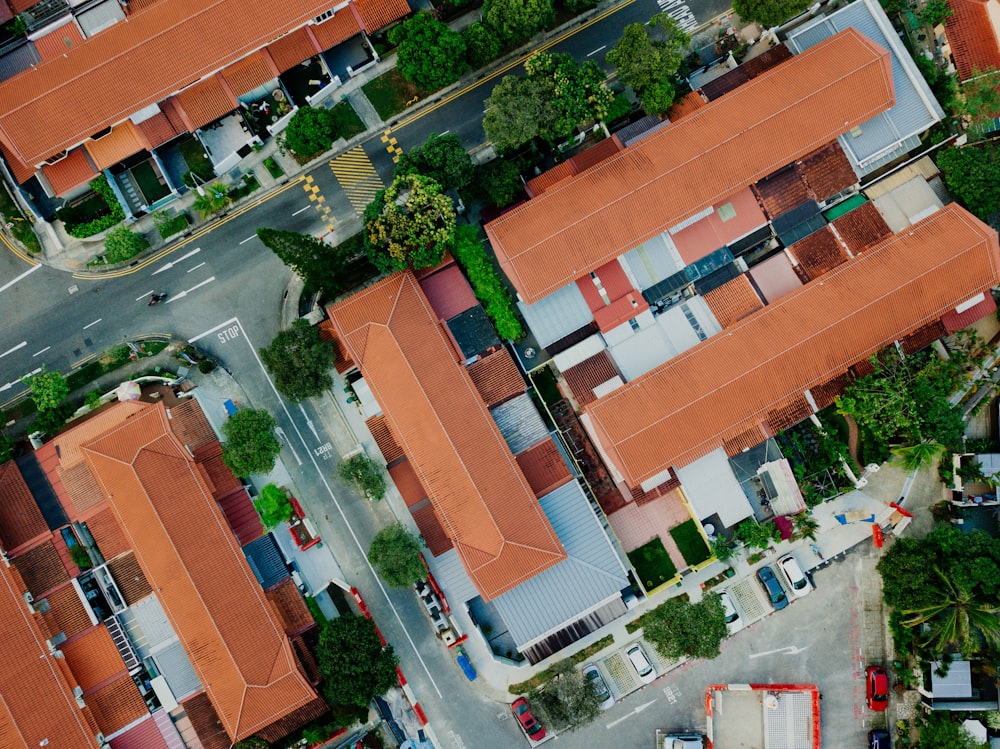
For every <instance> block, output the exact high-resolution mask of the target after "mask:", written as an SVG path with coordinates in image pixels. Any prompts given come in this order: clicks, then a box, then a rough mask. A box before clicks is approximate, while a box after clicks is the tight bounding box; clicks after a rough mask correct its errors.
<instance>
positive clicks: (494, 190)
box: [473, 159, 524, 208]
mask: <svg viewBox="0 0 1000 749" xmlns="http://www.w3.org/2000/svg"><path fill="white" fill-rule="evenodd" d="M473 187H474V188H475V191H476V192H477V193H478V194H479V195H480V196H481V197H482V199H483V200H485V201H486V202H487V203H489V204H490V205H492V206H495V207H497V208H506V207H507V206H509V205H510V204H511V203H513V202H514V200H515V199H516V198H517V196H518V194H520V193H521V191H522V190H523V189H524V183H523V182H521V172H520V171H519V170H518V168H517V165H516V164H514V163H513V162H511V161H508V160H507V159H493V161H487V162H486V163H485V164H480V165H479V166H477V167H476V173H475V176H474V177H473Z"/></svg>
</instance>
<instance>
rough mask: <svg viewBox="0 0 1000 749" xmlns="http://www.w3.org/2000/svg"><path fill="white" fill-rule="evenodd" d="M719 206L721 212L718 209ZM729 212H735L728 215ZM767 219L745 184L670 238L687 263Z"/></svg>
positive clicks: (699, 258)
mask: <svg viewBox="0 0 1000 749" xmlns="http://www.w3.org/2000/svg"><path fill="white" fill-rule="evenodd" d="M796 205H797V204H796ZM720 209H723V211H724V212H723V213H720ZM732 212H735V215H731V214H732ZM724 216H725V218H724ZM766 223H767V217H766V216H765V215H764V212H763V211H761V209H760V205H759V204H758V203H757V198H756V196H755V195H754V193H753V190H751V189H750V188H747V189H745V190H740V191H739V192H738V193H735V194H734V195H730V196H729V197H728V198H726V199H725V200H720V201H719V202H718V203H716V204H715V206H714V210H713V211H712V213H711V214H709V215H708V216H706V217H705V218H703V219H701V220H700V221H696V222H695V223H693V224H692V225H691V226H688V227H685V228H684V229H681V230H680V231H679V232H677V233H676V234H673V235H672V236H671V239H672V240H673V242H674V245H675V246H676V247H677V251H678V252H679V253H680V255H681V259H682V260H683V261H684V262H685V263H687V264H689V265H690V264H691V263H694V262H697V261H698V260H701V259H702V258H703V257H705V255H708V254H709V253H710V252H714V251H715V250H717V249H719V248H720V247H723V246H725V245H728V244H729V243H730V242H735V241H736V240H737V239H740V238H741V237H745V236H746V235H747V234H749V233H750V232H752V231H753V230H754V229H758V228H760V227H761V226H764V224H766Z"/></svg>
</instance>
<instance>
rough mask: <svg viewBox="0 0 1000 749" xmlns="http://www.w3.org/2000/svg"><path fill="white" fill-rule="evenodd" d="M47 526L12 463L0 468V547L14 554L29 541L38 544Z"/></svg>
mask: <svg viewBox="0 0 1000 749" xmlns="http://www.w3.org/2000/svg"><path fill="white" fill-rule="evenodd" d="M48 534H49V526H48V524H47V523H46V522H45V518H44V517H42V511H41V510H39V509H38V503H37V502H35V497H34V496H33V495H32V494H31V490H30V489H29V488H28V485H27V484H26V483H25V481H24V477H23V476H22V475H21V470H20V469H19V468H18V467H17V464H16V463H15V462H14V461H13V460H9V461H7V462H6V463H4V464H2V465H0V547H2V548H3V550H4V551H5V552H8V553H11V554H12V553H14V551H15V550H16V549H17V547H18V546H20V545H21V544H25V543H28V542H29V541H41V540H42V539H43V538H44V537H45V536H47V535H48Z"/></svg>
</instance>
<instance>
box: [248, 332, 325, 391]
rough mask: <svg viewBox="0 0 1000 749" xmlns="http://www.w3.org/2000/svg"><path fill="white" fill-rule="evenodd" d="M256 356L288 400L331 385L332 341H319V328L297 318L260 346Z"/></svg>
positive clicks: (322, 389)
mask: <svg viewBox="0 0 1000 749" xmlns="http://www.w3.org/2000/svg"><path fill="white" fill-rule="evenodd" d="M260 358H261V360H262V361H263V362H264V366H265V367H267V370H268V371H269V372H270V373H271V374H272V375H273V376H274V386H275V387H276V388H278V391H279V392H280V393H281V394H282V395H283V396H285V397H286V398H288V399H289V400H293V401H300V400H303V399H305V398H312V397H313V396H316V395H320V394H321V393H322V392H323V391H324V390H328V389H329V388H331V387H332V386H333V378H332V377H331V376H330V367H332V366H333V344H332V343H330V342H329V341H321V340H320V339H319V331H318V330H317V329H316V328H314V327H313V326H312V325H310V324H309V323H308V322H306V321H305V320H303V319H301V318H300V319H298V320H296V321H295V322H293V323H292V327H290V328H288V329H287V330H282V331H281V332H280V333H278V335H276V336H275V337H274V340H272V341H271V344H270V345H269V346H267V347H265V348H262V349H261V350H260Z"/></svg>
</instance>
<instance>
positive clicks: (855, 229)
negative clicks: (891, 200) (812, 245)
mask: <svg viewBox="0 0 1000 749" xmlns="http://www.w3.org/2000/svg"><path fill="white" fill-rule="evenodd" d="M830 225H831V226H832V227H833V229H834V230H835V231H836V233H837V236H839V237H840V238H841V240H843V242H844V244H846V245H847V247H848V249H850V251H851V252H853V253H854V254H855V255H857V254H858V253H859V252H862V251H864V250H866V249H868V248H869V247H871V246H872V245H875V244H878V243H879V242H881V241H882V240H883V239H885V238H886V237H888V236H891V235H892V229H890V228H889V225H888V224H887V223H886V222H885V219H884V218H882V214H881V213H880V212H879V209H878V208H876V207H875V204H874V203H872V202H870V201H869V202H867V203H863V204H862V205H859V206H858V207H857V208H855V209H854V210H853V211H848V212H847V213H845V214H844V215H843V216H841V217H840V218H837V219H834V220H833V221H832V222H831V224H830Z"/></svg>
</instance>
